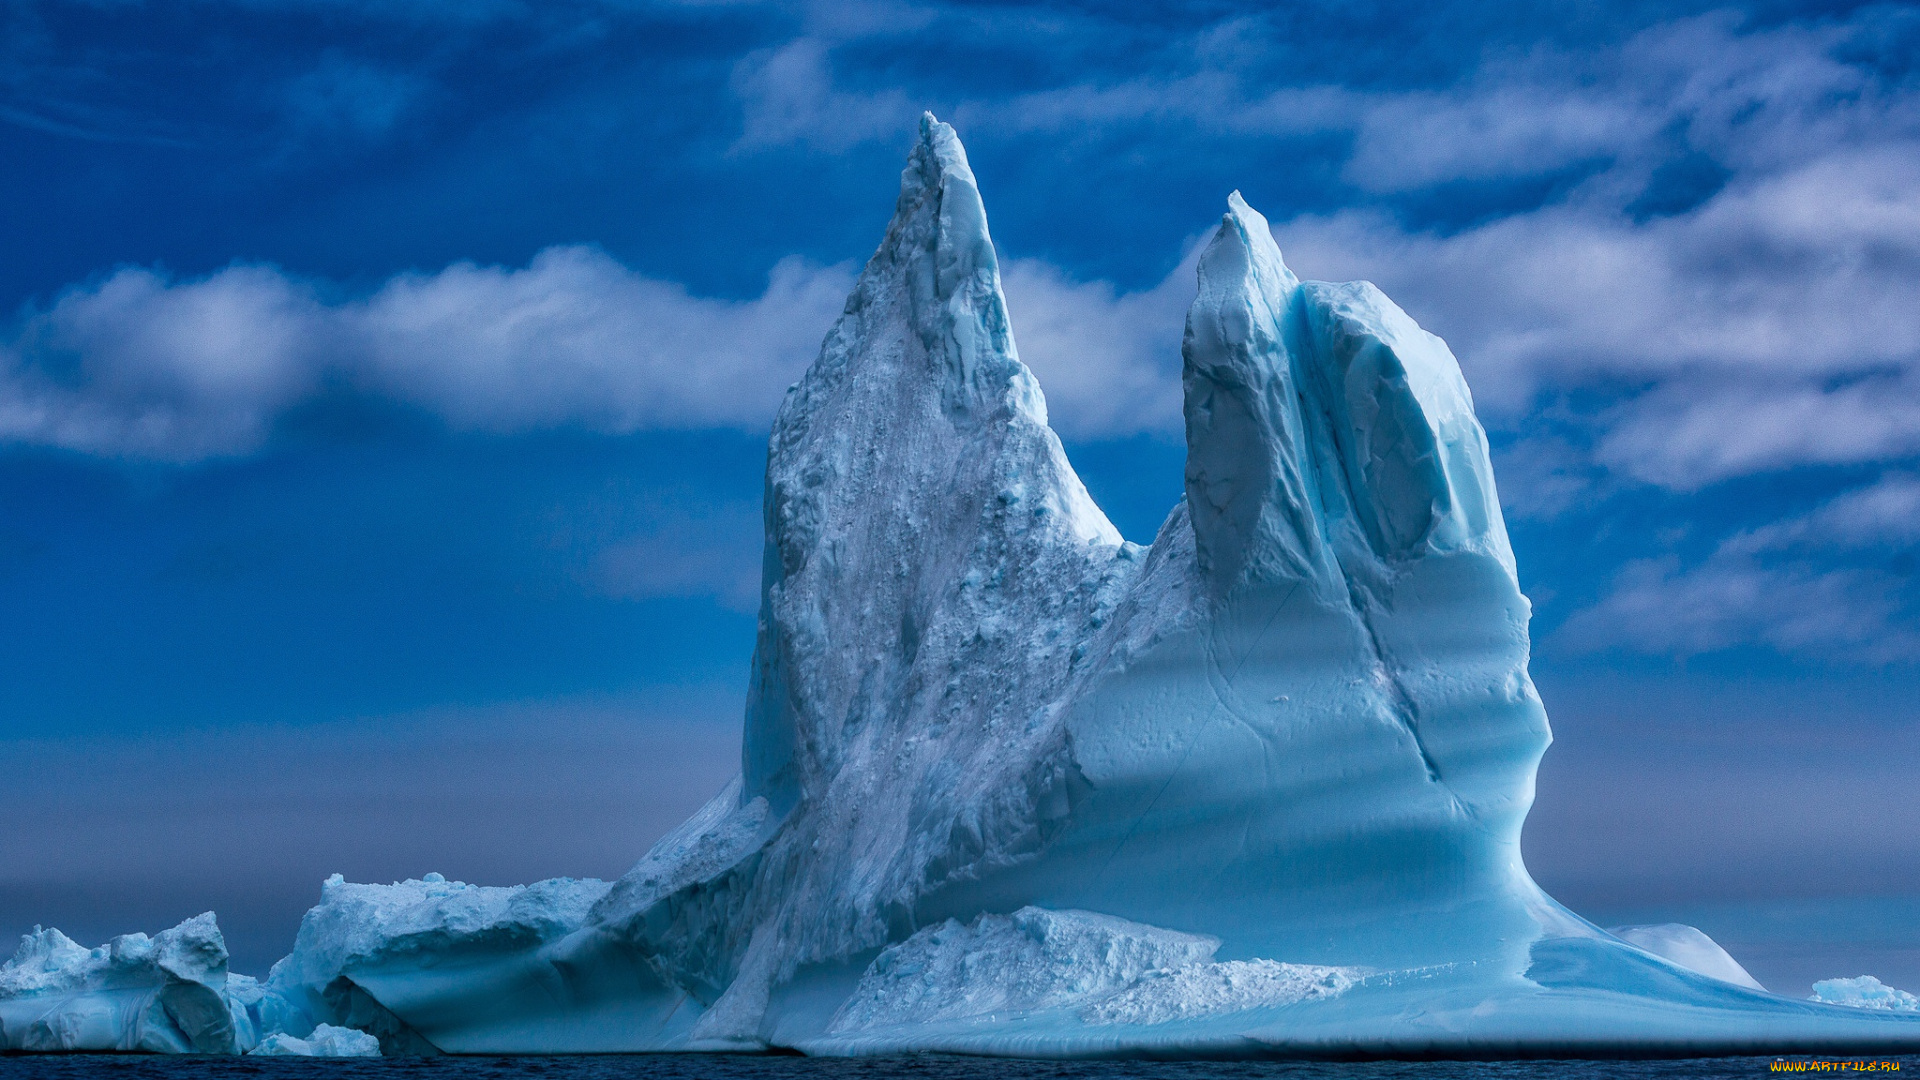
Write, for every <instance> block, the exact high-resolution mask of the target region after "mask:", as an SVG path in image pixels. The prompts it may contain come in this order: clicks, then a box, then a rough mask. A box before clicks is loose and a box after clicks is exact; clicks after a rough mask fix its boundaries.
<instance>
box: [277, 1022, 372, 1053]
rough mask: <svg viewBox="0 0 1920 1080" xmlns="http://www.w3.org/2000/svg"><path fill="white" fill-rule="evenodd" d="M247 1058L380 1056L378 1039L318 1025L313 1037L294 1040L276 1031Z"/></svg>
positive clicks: (331, 1026)
mask: <svg viewBox="0 0 1920 1080" xmlns="http://www.w3.org/2000/svg"><path fill="white" fill-rule="evenodd" d="M247 1055H248V1056H249V1057H379V1056H381V1055H380V1040H379V1039H376V1038H374V1037H373V1036H372V1035H369V1034H367V1033H366V1032H364V1031H357V1030H355V1029H353V1028H343V1027H334V1026H333V1025H332V1024H321V1025H319V1026H318V1027H315V1028H314V1029H313V1034H311V1035H308V1036H307V1037H306V1038H304V1039H296V1038H294V1037H293V1036H291V1035H288V1034H286V1033H284V1032H276V1033H274V1034H272V1035H269V1036H267V1037H266V1038H264V1039H262V1040H260V1045H259V1046H256V1047H254V1048H253V1049H251V1050H249V1051H247Z"/></svg>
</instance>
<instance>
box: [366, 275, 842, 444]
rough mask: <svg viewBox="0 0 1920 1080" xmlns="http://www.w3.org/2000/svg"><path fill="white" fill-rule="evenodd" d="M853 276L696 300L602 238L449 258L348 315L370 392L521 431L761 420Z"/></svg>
mask: <svg viewBox="0 0 1920 1080" xmlns="http://www.w3.org/2000/svg"><path fill="white" fill-rule="evenodd" d="M852 286H853V278H852V275H851V272H850V271H849V270H848V268H846V267H844V266H842V267H827V268H821V267H817V266H813V265H810V264H808V263H806V262H804V261H803V260H800V259H786V260H783V261H781V262H780V263H778V264H776V265H775V266H774V268H773V272H772V274H771V276H770V278H769V281H768V284H767V290H766V292H764V293H763V294H761V296H760V297H758V298H757V299H754V300H748V301H727V300H712V299H704V298H700V297H694V296H691V295H689V294H688V293H687V291H686V289H685V288H684V287H682V286H680V285H677V284H673V283H671V282H663V281H659V280H656V279H653V278H648V277H644V276H642V275H639V274H636V273H634V272H633V271H631V270H629V269H627V268H626V267H624V266H622V265H621V264H620V263H618V262H616V261H614V260H613V259H611V258H609V257H608V256H607V255H606V254H605V253H603V252H601V251H598V250H596V249H594V248H586V247H558V248H548V249H547V250H545V251H543V252H541V253H540V254H539V255H538V256H536V257H535V258H534V260H533V263H532V264H531V265H530V266H528V267H527V268H526V269H523V270H506V269H502V268H500V267H482V266H475V265H472V264H470V263H461V264H457V265H455V266H450V267H448V268H447V269H445V270H442V271H440V272H439V273H437V274H431V275H418V274H409V275H403V276H401V277H398V278H395V279H393V280H392V281H390V282H388V283H387V284H386V285H385V287H383V288H382V289H381V290H380V291H379V292H378V293H376V294H374V296H372V297H371V298H370V299H368V300H367V301H365V302H364V303H360V304H355V305H351V306H348V307H346V308H344V309H342V311H341V312H340V317H341V319H342V321H343V322H345V323H347V324H348V325H350V326H351V327H352V329H353V332H354V336H355V337H356V338H357V339H358V340H359V341H360V342H361V343H362V347H363V349H364V350H365V351H364V355H365V357H366V361H365V365H364V367H363V368H362V370H361V372H360V374H361V377H362V378H363V379H365V380H366V381H367V382H368V383H370V384H371V385H372V387H373V388H375V389H379V390H386V391H389V392H392V393H395V394H397V395H398V396H400V397H402V398H405V399H407V400H411V401H415V402H418V403H420V404H422V405H426V406H428V407H429V408H432V409H434V410H435V411H437V412H439V413H441V414H442V415H444V416H446V417H447V418H448V419H450V420H451V421H453V422H454V423H455V424H457V425H460V426H464V427H474V428H481V429H486V430H495V431H512V430H518V429H524V428H528V427H538V426H545V425H553V424H561V423H580V424H584V425H585V426H588V427H592V428H596V429H598V430H603V431H632V430H636V429H639V428H700V427H726V426H738V425H748V426H753V425H758V424H762V423H765V422H766V421H767V420H768V419H770V418H771V417H772V416H773V412H774V409H775V408H776V407H778V405H779V402H780V395H781V394H782V393H784V392H785V390H786V388H787V386H788V385H789V384H791V383H792V382H793V381H794V380H795V379H797V378H799V377H800V374H801V372H803V371H805V370H806V367H807V365H808V364H809V363H811V362H812V360H813V357H814V355H815V354H816V353H818V352H819V349H820V340H821V338H823V337H824V336H825V335H826V332H827V329H828V327H830V326H832V325H833V321H834V319H835V318H836V317H837V316H838V315H839V314H840V309H841V306H842V305H843V304H844V302H845V300H846V295H847V292H848V291H849V290H850V289H851V288H852Z"/></svg>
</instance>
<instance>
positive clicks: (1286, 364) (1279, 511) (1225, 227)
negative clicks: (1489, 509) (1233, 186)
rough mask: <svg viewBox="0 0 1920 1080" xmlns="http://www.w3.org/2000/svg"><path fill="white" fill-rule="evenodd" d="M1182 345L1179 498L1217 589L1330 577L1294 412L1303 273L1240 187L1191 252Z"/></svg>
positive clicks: (1297, 406) (1301, 433)
mask: <svg viewBox="0 0 1920 1080" xmlns="http://www.w3.org/2000/svg"><path fill="white" fill-rule="evenodd" d="M1199 276H1200V293H1199V296H1197V297H1196V298H1195V299H1194V302H1193V307H1192V308H1191V309H1190V310H1189V311H1188V313H1187V329H1186V335H1185V338H1184V340H1183V341H1182V343H1181V350H1180V351H1181V356H1182V358H1183V360H1184V369H1183V371H1182V375H1181V382H1182V385H1183V387H1184V389H1185V412H1186V421H1187V471H1186V478H1187V503H1188V506H1189V509H1190V511H1191V513H1192V515H1193V531H1194V540H1195V544H1196V548H1197V553H1198V556H1199V560H1200V568H1201V572H1202V574H1203V575H1205V576H1206V577H1207V578H1209V579H1210V580H1211V581H1212V582H1213V583H1214V587H1215V589H1216V590H1217V591H1220V592H1223V593H1224V592H1226V591H1230V590H1232V589H1233V588H1235V587H1236V586H1237V585H1239V584H1243V583H1246V582H1248V581H1250V580H1256V579H1264V580H1280V579H1291V580H1316V581H1319V582H1321V583H1322V584H1324V585H1325V586H1327V587H1328V588H1331V587H1332V585H1333V583H1334V582H1335V581H1336V580H1337V577H1336V576H1335V574H1334V571H1333V567H1332V564H1331V563H1330V561H1329V560H1328V558H1327V555H1326V553H1325V551H1324V546H1323V545H1322V544H1321V542H1320V535H1319V531H1318V529H1317V527H1316V524H1315V511H1314V501H1313V497H1312V493H1311V490H1310V484H1311V475H1310V468H1311V463H1310V460H1309V456H1308V455H1309V446H1308V444H1307V442H1306V439H1305V433H1304V431H1303V424H1302V420H1301V417H1300V404H1299V402H1300V393H1301V387H1300V386H1299V385H1298V384H1299V381H1300V373H1299V372H1298V371H1297V370H1296V368H1297V367H1298V362H1297V359H1296V357H1295V353H1296V352H1298V351H1299V350H1298V344H1299V343H1298V341H1297V337H1298V332H1297V330H1298V328H1297V321H1296V320H1295V319H1293V318H1292V317H1291V314H1290V313H1291V311H1292V309H1293V307H1294V303H1295V300H1296V298H1297V296H1298V294H1299V291H1300V281H1299V279H1298V278H1296V277H1294V276H1293V272H1292V271H1291V270H1288V269H1287V265H1286V262H1285V261H1284V260H1282V259H1281V257H1280V248H1279V246H1278V245H1276V244H1275V243H1274V242H1273V234H1272V233H1271V232H1270V231H1269V230H1268V228H1267V219H1266V218H1264V217H1262V216H1260V213H1259V212H1258V211H1256V210H1254V209H1253V208H1252V207H1250V206H1248V205H1247V203H1246V200H1245V199H1242V198H1241V197H1240V193H1239V192H1237V191H1236V192H1234V193H1233V194H1232V195H1231V196H1229V197H1228V199H1227V213H1226V214H1225V215H1224V216H1223V217H1222V218H1221V219H1220V228H1219V229H1218V230H1217V231H1216V232H1215V233H1214V236H1213V240H1212V241H1211V242H1210V243H1209V244H1208V245H1207V247H1206V250H1205V251H1203V252H1202V253H1201V255H1200V267H1199Z"/></svg>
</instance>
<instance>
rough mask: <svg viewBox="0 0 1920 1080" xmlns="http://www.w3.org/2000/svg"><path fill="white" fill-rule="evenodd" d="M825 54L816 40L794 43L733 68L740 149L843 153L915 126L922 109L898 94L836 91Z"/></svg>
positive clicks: (823, 46) (754, 55)
mask: <svg viewBox="0 0 1920 1080" xmlns="http://www.w3.org/2000/svg"><path fill="white" fill-rule="evenodd" d="M829 49H830V45H829V43H828V42H827V41H825V40H822V39H820V38H815V37H802V38H796V39H794V40H793V41H790V42H787V43H786V44H784V45H781V46H779V47H778V48H773V49H764V50H761V51H759V52H755V53H751V54H749V55H747V56H746V57H744V58H742V59H741V60H740V62H739V63H738V64H736V65H734V70H733V89H734V93H735V94H736V95H737V96H738V97H739V99H740V103H741V108H742V112H743V120H742V124H743V127H742V131H741V135H740V143H739V148H740V149H754V148H759V147H771V146H786V145H791V144H796V143H799V144H806V145H810V146H813V147H816V148H818V149H822V150H844V149H846V148H847V147H850V146H855V145H858V144H859V143H863V142H866V141H868V140H869V139H883V138H892V137H894V136H903V135H904V134H905V133H906V132H908V131H911V130H912V125H914V124H916V123H918V122H919V120H920V112H921V109H920V108H919V107H917V106H916V105H915V104H914V103H913V101H912V100H911V99H909V98H908V97H907V95H906V94H905V93H904V92H902V91H899V90H886V91H882V92H879V93H871V94H861V93H849V92H846V91H842V90H837V89H835V88H834V85H833V75H832V71H831V66H830V62H829V61H830V57H829V55H828V53H829Z"/></svg>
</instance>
